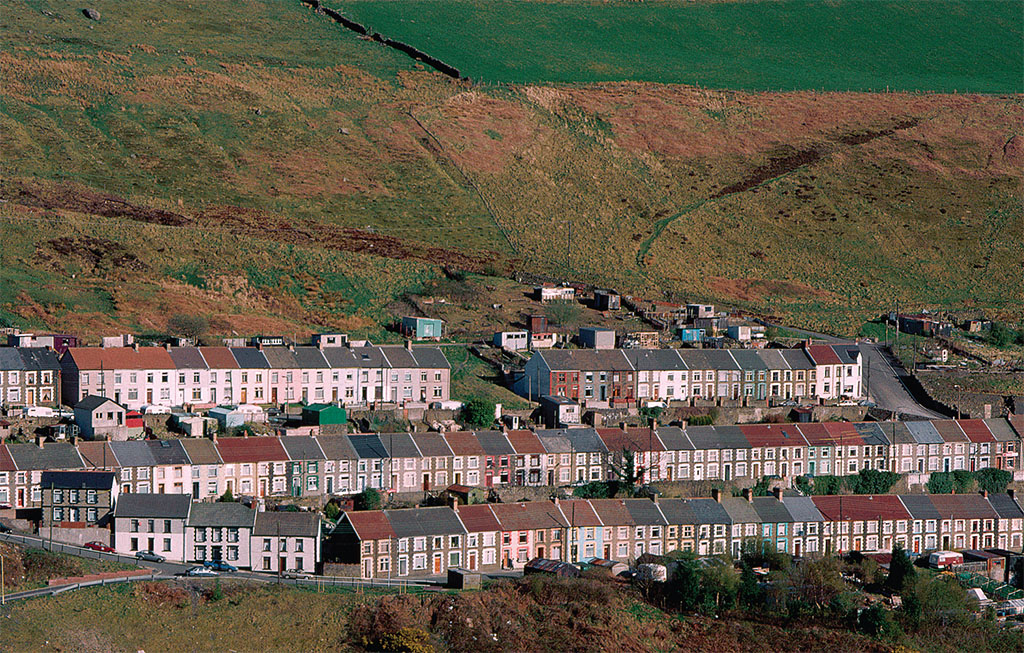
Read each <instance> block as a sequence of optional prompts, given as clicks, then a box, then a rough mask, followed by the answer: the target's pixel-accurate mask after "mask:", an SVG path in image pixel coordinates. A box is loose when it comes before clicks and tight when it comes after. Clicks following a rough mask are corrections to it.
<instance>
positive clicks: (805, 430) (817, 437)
mask: <svg viewBox="0 0 1024 653" xmlns="http://www.w3.org/2000/svg"><path fill="white" fill-rule="evenodd" d="M796 427H797V429H798V430H799V431H800V434H801V435H802V436H804V439H805V440H807V444H809V445H811V446H812V447H820V446H830V445H833V444H836V442H835V440H834V439H833V437H832V434H831V433H829V432H828V430H827V429H826V428H825V425H824V424H819V423H817V422H807V423H805V424H797V425H796Z"/></svg>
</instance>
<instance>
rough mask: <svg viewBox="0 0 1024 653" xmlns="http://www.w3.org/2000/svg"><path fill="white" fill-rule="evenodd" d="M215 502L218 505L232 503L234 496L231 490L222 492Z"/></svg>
mask: <svg viewBox="0 0 1024 653" xmlns="http://www.w3.org/2000/svg"><path fill="white" fill-rule="evenodd" d="M217 501H219V502H220V503H234V501H235V495H234V494H232V492H231V488H228V489H226V490H224V494H222V495H220V498H219V499H217Z"/></svg>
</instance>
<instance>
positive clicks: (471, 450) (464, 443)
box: [444, 431, 486, 456]
mask: <svg viewBox="0 0 1024 653" xmlns="http://www.w3.org/2000/svg"><path fill="white" fill-rule="evenodd" d="M444 439H445V442H447V443H448V447H449V448H450V449H451V450H452V453H454V454H455V455H456V456H483V455H484V454H485V453H486V452H485V451H484V448H483V447H481V446H480V441H479V440H477V439H476V436H475V435H473V433H472V432H471V431H451V432H449V433H445V434H444Z"/></svg>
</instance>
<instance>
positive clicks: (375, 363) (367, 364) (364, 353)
mask: <svg viewBox="0 0 1024 653" xmlns="http://www.w3.org/2000/svg"><path fill="white" fill-rule="evenodd" d="M352 354H353V356H354V358H355V364H356V366H357V367H363V368H373V369H381V368H389V367H391V366H390V365H389V364H388V362H387V359H385V358H384V353H383V352H382V351H381V349H380V347H353V348H352Z"/></svg>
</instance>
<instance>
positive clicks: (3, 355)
mask: <svg viewBox="0 0 1024 653" xmlns="http://www.w3.org/2000/svg"><path fill="white" fill-rule="evenodd" d="M23 369H25V361H23V360H22V359H21V354H19V353H18V350H17V349H16V348H15V347H0V370H23Z"/></svg>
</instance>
